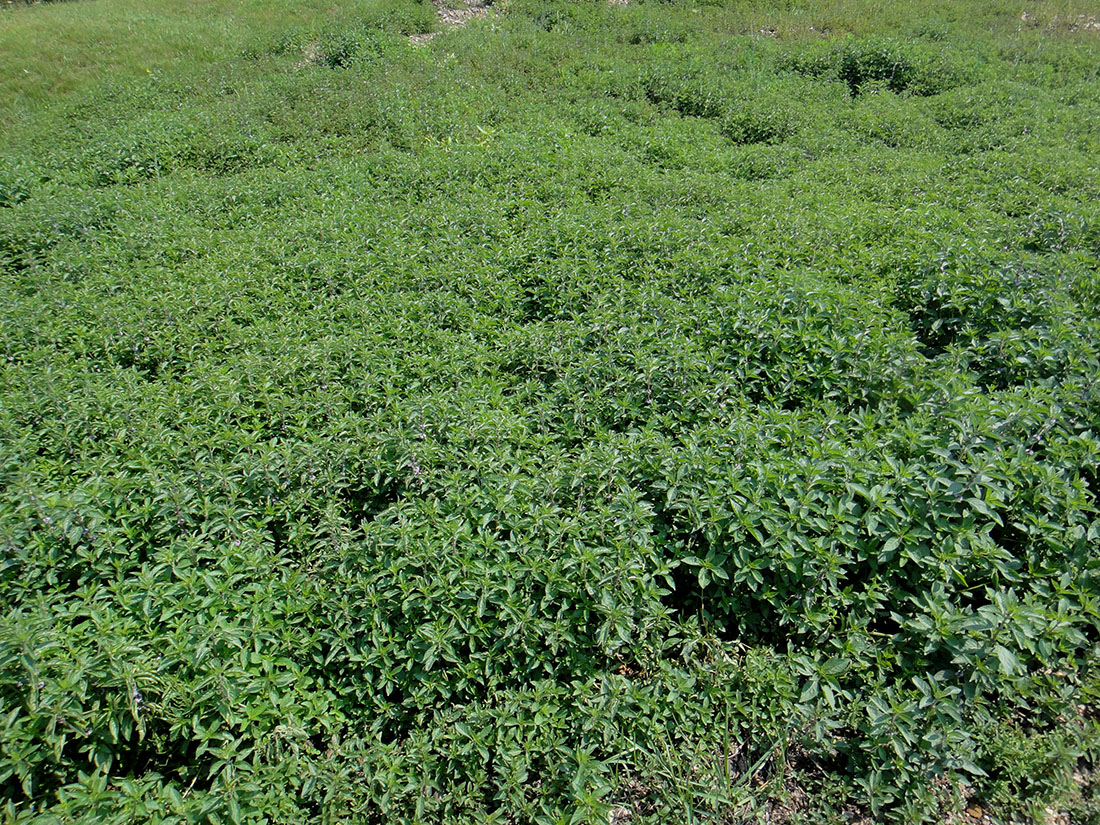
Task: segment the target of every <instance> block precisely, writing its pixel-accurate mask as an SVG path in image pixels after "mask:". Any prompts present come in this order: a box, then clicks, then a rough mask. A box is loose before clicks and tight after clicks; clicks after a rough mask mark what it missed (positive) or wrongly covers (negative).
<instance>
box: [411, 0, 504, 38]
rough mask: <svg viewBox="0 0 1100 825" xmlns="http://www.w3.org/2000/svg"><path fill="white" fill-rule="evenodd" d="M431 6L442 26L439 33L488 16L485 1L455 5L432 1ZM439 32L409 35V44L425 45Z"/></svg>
mask: <svg viewBox="0 0 1100 825" xmlns="http://www.w3.org/2000/svg"><path fill="white" fill-rule="evenodd" d="M432 5H433V6H435V12H436V14H437V15H438V16H439V22H440V23H442V24H443V29H442V30H441V31H446V30H447V29H456V28H458V27H459V26H465V25H466V24H467V23H469V22H470V21H471V20H473V19H474V18H475V17H485V16H487V15H488V14H489V2H487V0H460V2H458V3H457V4H451V3H448V2H445V0H432ZM441 31H434V32H425V33H424V34H410V35H409V42H410V43H412V44H413V45H414V46H418V45H421V44H423V43H427V42H428V41H429V40H431V39H432V38H433V37H435V36H436V35H437V34H440V33H441Z"/></svg>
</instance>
